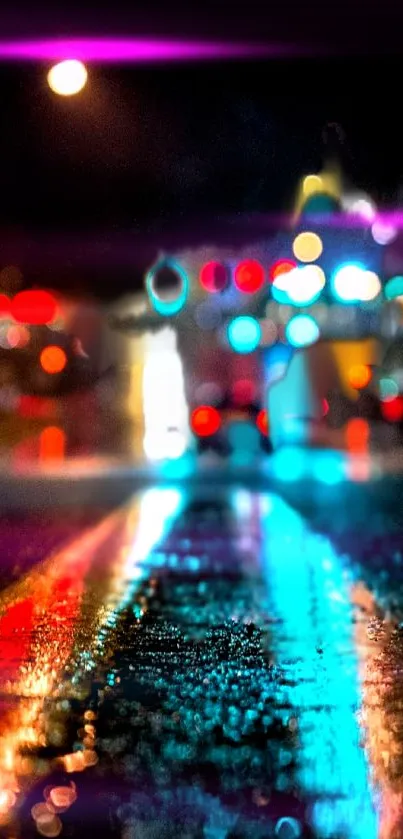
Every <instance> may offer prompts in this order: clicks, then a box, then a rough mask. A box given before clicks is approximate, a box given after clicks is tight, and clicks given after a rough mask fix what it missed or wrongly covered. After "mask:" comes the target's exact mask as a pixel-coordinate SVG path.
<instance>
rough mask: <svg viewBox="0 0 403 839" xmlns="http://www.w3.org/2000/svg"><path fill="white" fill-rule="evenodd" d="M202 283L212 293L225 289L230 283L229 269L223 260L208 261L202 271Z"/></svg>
mask: <svg viewBox="0 0 403 839" xmlns="http://www.w3.org/2000/svg"><path fill="white" fill-rule="evenodd" d="M200 285H201V286H202V287H203V288H204V289H205V290H206V291H208V292H209V293H210V294H216V293H217V292H219V291H223V290H224V289H225V288H226V287H227V285H228V269H227V267H226V266H225V265H223V264H222V263H221V262H207V263H206V264H205V265H203V267H202V269H201V271H200Z"/></svg>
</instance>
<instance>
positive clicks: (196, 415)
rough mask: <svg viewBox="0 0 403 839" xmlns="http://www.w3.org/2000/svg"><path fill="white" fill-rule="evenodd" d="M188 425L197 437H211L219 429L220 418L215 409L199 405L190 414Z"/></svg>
mask: <svg viewBox="0 0 403 839" xmlns="http://www.w3.org/2000/svg"><path fill="white" fill-rule="evenodd" d="M190 425H191V428H192V431H193V432H194V433H195V434H197V436H198V437H211V436H212V435H213V434H216V433H217V431H218V430H219V428H220V427H221V417H220V414H219V413H218V411H217V410H216V408H212V407H211V406H209V405H201V406H200V408H195V410H194V411H193V412H192V415H191V418H190Z"/></svg>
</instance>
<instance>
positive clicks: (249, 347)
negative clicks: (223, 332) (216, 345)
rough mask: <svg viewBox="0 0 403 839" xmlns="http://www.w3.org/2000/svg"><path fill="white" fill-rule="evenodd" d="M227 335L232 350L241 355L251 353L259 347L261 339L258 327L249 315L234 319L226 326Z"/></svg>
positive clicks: (256, 322)
mask: <svg viewBox="0 0 403 839" xmlns="http://www.w3.org/2000/svg"><path fill="white" fill-rule="evenodd" d="M227 334H228V341H229V343H230V346H231V347H232V349H233V350H234V351H235V352H237V353H243V354H246V353H250V352H253V351H254V350H255V349H256V348H257V347H258V346H259V342H260V338H261V330H260V325H259V323H258V321H257V320H256V319H255V318H253V317H251V316H250V315H240V316H239V317H236V318H234V320H232V321H231V322H230V323H229V324H228V330H227Z"/></svg>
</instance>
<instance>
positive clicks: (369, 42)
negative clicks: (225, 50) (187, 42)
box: [0, 0, 403, 293]
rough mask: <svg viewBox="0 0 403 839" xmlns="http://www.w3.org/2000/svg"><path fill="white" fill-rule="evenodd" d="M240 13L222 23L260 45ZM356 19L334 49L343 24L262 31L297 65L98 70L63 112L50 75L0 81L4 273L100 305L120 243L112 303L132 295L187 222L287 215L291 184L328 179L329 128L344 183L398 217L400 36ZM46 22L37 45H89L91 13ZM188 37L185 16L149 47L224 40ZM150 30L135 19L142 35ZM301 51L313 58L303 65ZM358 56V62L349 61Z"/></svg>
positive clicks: (21, 69)
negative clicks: (64, 40)
mask: <svg viewBox="0 0 403 839" xmlns="http://www.w3.org/2000/svg"><path fill="white" fill-rule="evenodd" d="M255 5H256V4H255ZM286 5H287V4H286ZM252 7H253V0H252ZM248 8H249V13H248V14H246V4H245V6H244V10H243V11H242V9H239V8H238V7H236V9H235V13H234V14H233V15H232V16H229V17H228V21H229V23H228V26H227V29H228V33H227V34H228V36H230V35H232V36H233V37H237V38H238V39H239V37H242V35H243V36H244V37H250V38H257V37H258V35H259V30H260V40H265V39H266V40H267V39H268V35H269V31H271V30H270V20H269V19H268V17H267V10H266V13H264V12H263V11H262V9H261V7H260V6H259V10H260V11H259V14H260V18H259V15H257V14H255V15H254V16H253V15H252V18H253V21H252V24H253V25H252V24H251V14H250V8H251V7H250V6H248ZM256 8H257V7H256ZM279 8H280V7H279ZM351 8H352V11H351V12H350V23H349V31H350V37H349V38H347V36H346V38H345V39H344V40H343V28H342V26H341V24H340V21H339V23H338V25H337V26H336V23H335V22H333V24H332V22H330V24H329V22H328V24H329V25H328V28H327V29H326V27H325V26H324V24H323V21H322V29H321V18H318V17H317V16H316V18H314V17H313V18H312V20H314V21H316V27H315V26H313V24H312V25H311V26H310V24H309V19H307V17H306V15H305V18H304V21H303V25H300V26H298V20H297V21H296V20H294V23H293V26H292V25H291V28H290V30H289V32H287V28H286V25H285V23H286V20H285V18H286V15H285V11H284V8H283V11H282V13H281V14H280V13H279V12H278V13H277V17H275V22H276V25H273V26H272V30H273V31H274V32H275V35H276V38H277V41H278V40H279V39H280V40H281V39H282V40H283V41H284V39H286V38H287V40H288V41H292V42H293V43H296V48H295V53H296V54H295V57H294V58H292V59H288V60H285V59H284V58H282V59H278V58H273V59H270V60H266V61H244V62H240V61H231V62H228V63H225V64H223V63H219V62H215V63H209V64H198V65H191V66H189V65H186V66H185V65H176V66H173V65H171V66H156V67H147V68H145V67H136V66H131V67H117V66H113V67H111V66H102V65H99V66H96V67H90V68H89V72H90V82H89V84H88V86H87V88H86V90H85V92H83V93H82V94H81V95H80V96H78V97H76V98H74V97H73V98H71V99H62V98H59V97H55V96H54V95H53V94H52V93H51V92H50V90H49V89H48V87H47V84H46V71H47V67H46V65H38V64H35V63H27V64H13V65H0V93H1V102H2V124H1V132H0V154H1V181H0V183H1V198H2V200H1V202H0V231H1V232H2V243H0V259H1V261H2V262H4V260H6V261H7V260H8V261H9V260H10V259H11V260H12V261H14V262H15V261H19V263H20V264H22V267H23V270H24V272H25V271H28V273H30V274H31V275H32V280H33V281H37V280H38V273H41V272H42V273H43V272H45V274H46V273H47V274H49V276H50V275H51V274H54V273H55V271H56V273H57V274H58V278H57V280H55V282H56V283H57V282H60V283H61V284H62V285H63V283H67V284H69V283H73V284H74V283H75V284H77V282H78V284H79V283H80V282H83V283H84V284H87V285H89V286H91V284H92V283H93V284H94V286H95V287H96V288H98V290H99V291H100V292H101V293H103V291H105V289H106V287H107V286H108V285H109V280H108V277H107V276H106V275H107V273H108V271H110V269H111V266H112V263H113V259H114V253H115V250H116V247H117V245H116V241H118V242H119V246H118V247H119V248H120V250H121V253H120V255H119V256H118V257H117V260H116V270H115V279H114V283H115V288H117V287H118V286H119V287H120V286H121V287H122V288H125V287H128V286H130V284H131V282H133V283H134V285H136V284H138V282H139V269H140V268H141V267H142V261H144V259H148V255H149V252H150V253H151V251H152V250H153V248H154V249H155V248H157V249H158V247H159V237H160V236H162V238H163V231H164V230H166V229H167V228H170V229H175V231H176V232H177V233H178V231H179V235H180V232H181V230H183V231H185V227H186V226H187V225H189V222H190V221H191V220H192V219H194V220H195V224H197V225H199V226H200V225H203V223H204V222H205V223H206V224H208V223H211V221H212V220H213V219H216V218H217V217H219V218H223V217H226V216H228V215H230V216H232V215H233V214H240V213H241V214H242V213H247V214H250V213H255V212H282V211H286V210H287V209H288V208H289V207H290V206H291V202H292V197H293V192H294V190H295V188H296V184H297V181H298V178H300V177H301V176H303V175H304V174H307V173H309V172H311V171H317V170H318V169H319V168H320V167H321V165H322V163H323V159H324V155H325V153H326V146H325V144H324V143H323V138H322V135H323V129H324V127H325V126H326V124H327V123H329V122H334V123H337V124H339V125H340V126H341V127H342V129H343V132H344V135H345V138H346V140H345V143H344V144H343V146H342V147H341V148H340V149H339V153H340V154H341V156H342V158H343V163H344V166H345V170H346V173H347V176H348V178H349V179H350V180H351V182H352V183H353V184H354V185H355V186H357V187H359V188H364V189H365V190H368V191H369V192H370V193H371V194H372V195H373V196H374V198H375V199H376V200H377V201H378V202H379V203H380V204H381V205H384V206H388V205H391V204H393V202H395V201H396V200H397V199H398V198H399V197H401V195H402V187H403V154H402V149H403V146H402V138H401V131H400V129H399V121H400V113H399V111H400V98H401V97H400V91H399V80H400V79H401V78H402V69H403V60H402V58H399V57H398V56H397V54H396V52H397V51H396V49H394V41H393V37H394V35H393V32H394V29H395V26H394V24H396V21H395V20H394V19H392V18H390V17H389V18H386V16H385V15H386V11H387V8H388V6H387V4H386V6H385V7H384V13H383V17H381V18H379V38H378V40H376V38H375V37H374V36H375V30H376V23H377V21H376V18H374V17H373V16H372V17H371V18H370V20H369V22H368V14H370V13H369V12H368V10H367V11H364V7H362V10H360V8H359V4H354V3H353V6H352V7H351ZM385 10H386V11H385ZM311 12H312V8H311ZM242 14H243V17H242ZM308 17H309V16H308ZM7 20H8V31H9V33H10V34H11V35H13V34H18V36H21V34H22V33H21V32H18V33H17V32H16V23H15V20H14V19H11V18H10V17H9V16H8V18H7ZM43 20H46V26H44V27H42V29H40V26H39V23H38V22H36V32H37V34H49V31H50V28H51V25H52V26H53V29H52V32H53V33H54V32H55V31H57V32H58V33H60V34H63V35H66V34H71V35H74V34H77V33H78V32H82V31H84V28H85V31H86V32H89V31H90V30H89V26H90V20H91V16H90V14H89V12H88V11H87V12H86V14H84V13H82V16H81V18H80V16H76V17H74V16H73V19H70V21H66V20H62V19H60V20H59V23H58V28H57V24H56V22H55V21H51V20H49V18H48V17H46V18H45V17H44V18H43ZM94 20H96V21H97V25H96V26H95V28H94V29H93V32H94V34H105V33H106V32H107V31H110V28H109V29H107V21H106V19H103V18H102V16H101V18H96V17H94V18H93V21H94ZM120 20H121V21H122V20H126V24H127V25H126V29H123V28H122V25H121V24H120V30H119V29H118V21H116V22H115V24H114V29H113V31H114V32H115V33H116V32H118V31H120V32H122V31H123V33H124V34H126V35H127V29H128V27H129V24H130V23H132V24H133V20H132V18H131V17H130V15H128V16H127V18H124V17H122V18H121V19H120ZM13 21H14V22H13ZM175 21H176V29H175ZM189 21H190V18H189V19H188V17H186V15H185V14H182V12H181V11H180V10H178V11H177V13H176V16H175V15H174V14H173V15H171V16H170V19H169V22H168V21H167V18H166V14H165V17H164V16H161V15H160V16H159V17H158V15H156V18H155V29H154V32H153V34H158V31H160V32H165V34H179V35H180V34H181V32H183V33H184V30H185V29H186V27H187V31H188V33H189V34H193V36H203V35H206V34H209V35H210V38H211V37H214V36H215V35H217V36H223V32H224V24H225V16H224V14H223V12H222V11H221V15H217V14H216V16H215V17H214V16H213V17H212V18H211V21H212V25H211V27H210V29H213V31H210V32H209V33H207V32H206V27H207V23H208V14H207V12H206V8H205V12H204V17H203V18H200V20H199V25H198V27H197V15H196V23H195V22H194V21H193V29H196V28H198V31H193V32H190V22H189ZM242 21H244V24H245V25H244V33H243V32H242ZM1 22H2V21H1V16H0V24H1ZM214 23H215V29H214V26H213V24H214ZM150 25H151V24H150V23H149V24H148V26H147V28H146V18H144V19H143V18H142V29H143V31H147V30H148V32H150ZM231 26H232V29H231ZM382 26H383V27H384V29H385V27H386V29H387V31H388V32H389V35H387V36H385V35H384V34H382V33H383V30H382ZM276 27H277V28H276ZM304 27H305V28H304ZM386 29H385V31H386ZM308 30H309V32H310V36H311V37H310V40H309V42H308V40H307V38H308V34H307V33H308ZM132 31H134V30H133V29H132ZM332 33H333V36H334V37H333V39H332ZM24 34H28V31H26V32H24ZM29 34H35V33H34V32H31V30H29ZM136 34H138V31H136ZM287 36H288V37H287ZM385 37H387V38H388V39H389V44H390V49H389V51H388V50H385ZM350 41H352V42H353V43H350ZM354 44H355V47H354ZM308 45H311V46H310V47H309V50H308V52H309V51H310V52H311V53H316V57H315V56H312V55H311V56H306V55H304V56H302V55H301V54H300V53H301V51H307V46H308ZM311 47H312V48H311ZM355 49H356V51H359V52H360V55H355V56H354V55H352V54H351V53H352V52H354V50H355ZM388 52H389V54H388ZM318 53H321V55H318ZM183 235H184V236H185V238H186V233H185V232H184V233H183ZM131 236H132V237H133V239H132V241H135V242H136V248H137V255H133V258H132V257H131V256H130V253H129V252H130V237H131ZM122 242H124V247H123V245H122ZM145 242H146V244H144V243H145ZM98 246H99V247H100V248H101V251H100V252H97V254H96V259H94V260H93V262H94V264H93V265H92V266H91V264H90V263H91V259H92V256H91V254H94V253H95V252H96V251H97V247H98ZM102 248H103V250H102ZM144 248H145V251H146V252H147V253H146V255H145V256H144V255H143V251H144ZM123 251H124V253H123ZM102 253H103V254H104V255H105V254H107V257H108V258H106V259H103V258H102ZM38 254H40V256H39V255H38ZM95 263H98V267H97V265H96V264H95ZM101 263H102V267H103V271H101V269H100V264H101ZM78 272H79V273H80V272H81V274H80V279H79V280H77V273H78ZM101 273H102V277H101ZM81 278H82V279H81ZM131 278H133V279H131Z"/></svg>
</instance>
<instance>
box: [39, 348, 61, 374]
mask: <svg viewBox="0 0 403 839" xmlns="http://www.w3.org/2000/svg"><path fill="white" fill-rule="evenodd" d="M40 362H41V367H42V369H43V370H44V371H45V373H50V374H55V373H62V372H63V370H64V368H65V367H66V364H67V356H66V353H65V352H64V350H63V349H62V348H61V347H57V346H56V345H50V346H48V347H45V349H43V350H42V352H41V355H40Z"/></svg>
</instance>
